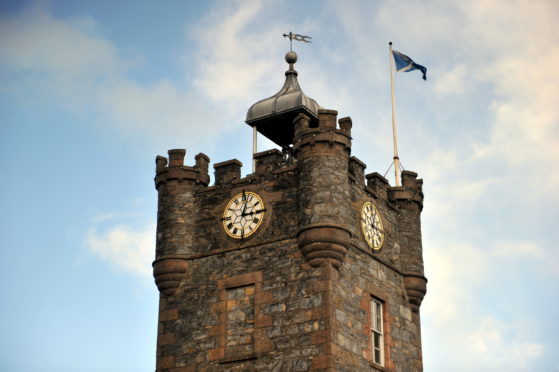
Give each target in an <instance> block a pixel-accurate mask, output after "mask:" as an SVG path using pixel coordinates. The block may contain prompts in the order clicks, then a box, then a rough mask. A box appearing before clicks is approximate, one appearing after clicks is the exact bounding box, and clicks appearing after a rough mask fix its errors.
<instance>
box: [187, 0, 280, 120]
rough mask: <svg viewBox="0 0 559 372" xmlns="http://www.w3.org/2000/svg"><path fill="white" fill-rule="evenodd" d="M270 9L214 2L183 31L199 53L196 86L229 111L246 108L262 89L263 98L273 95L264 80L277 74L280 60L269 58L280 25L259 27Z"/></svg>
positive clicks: (251, 3)
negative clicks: (196, 21) (192, 41)
mask: <svg viewBox="0 0 559 372" xmlns="http://www.w3.org/2000/svg"><path fill="white" fill-rule="evenodd" d="M272 7H273V4H271V3H270V2H262V1H242V2H241V1H227V2H225V1H223V2H219V3H218V6H215V7H214V8H213V9H212V11H211V12H210V13H209V14H208V15H207V16H206V17H205V18H203V19H201V20H200V21H199V22H198V24H197V25H196V26H195V27H193V28H192V29H190V30H189V32H188V34H189V36H190V37H191V38H192V39H193V40H195V41H196V43H197V45H198V49H199V53H198V55H197V57H196V64H195V66H196V70H197V73H196V78H195V79H194V84H195V86H197V87H198V88H200V89H201V91H203V92H204V94H205V95H206V96H208V97H209V98H210V99H212V100H213V101H215V102H217V103H220V104H221V105H225V106H226V107H227V108H228V110H229V111H237V110H238V107H239V106H240V107H245V106H246V105H247V102H250V99H251V98H253V97H254V95H255V94H258V93H257V92H259V91H261V90H262V88H263V87H264V92H265V93H264V94H268V95H272V94H273V92H267V93H266V90H267V89H269V88H270V85H269V84H270V79H267V76H268V75H269V74H270V71H278V68H279V64H280V63H281V60H274V59H271V58H270V55H273V54H275V53H274V51H275V50H276V47H277V44H278V42H281V41H282V40H281V39H280V36H281V34H282V32H285V30H281V29H280V27H281V26H280V23H279V21H278V22H273V21H272V22H267V23H265V24H264V23H263V22H262V19H265V18H266V17H265V15H266V14H268V15H269V14H270V12H271V9H270V8H272ZM279 71H281V69H280V70H279ZM280 87H281V86H277V87H275V86H274V87H273V88H272V89H276V90H279V88H280ZM261 98H264V97H259V98H258V99H261ZM253 99H254V98H253Z"/></svg>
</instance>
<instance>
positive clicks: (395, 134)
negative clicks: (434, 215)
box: [388, 42, 400, 186]
mask: <svg viewBox="0 0 559 372" xmlns="http://www.w3.org/2000/svg"><path fill="white" fill-rule="evenodd" d="M388 49H389V58H390V91H391V93H392V136H393V139H394V175H395V177H396V186H400V158H399V157H398V131H397V130H396V104H395V102H394V57H393V55H392V42H389V43H388Z"/></svg>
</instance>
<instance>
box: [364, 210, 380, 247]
mask: <svg viewBox="0 0 559 372" xmlns="http://www.w3.org/2000/svg"><path fill="white" fill-rule="evenodd" d="M361 229H362V230H363V236H364V237H365V241H366V242H367V244H368V245H369V247H371V248H372V249H374V250H379V249H380V248H381V247H382V243H384V229H383V227H382V219H381V218H380V213H379V212H378V210H377V207H375V205H374V204H373V203H371V202H366V203H365V204H363V208H362V209H361Z"/></svg>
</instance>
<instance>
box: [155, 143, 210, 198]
mask: <svg viewBox="0 0 559 372" xmlns="http://www.w3.org/2000/svg"><path fill="white" fill-rule="evenodd" d="M168 154H169V158H168V159H167V158H165V157H164V156H161V155H159V156H157V157H156V158H155V164H156V174H155V188H156V189H159V186H160V185H161V184H162V183H167V182H179V183H182V182H185V183H186V184H188V185H190V184H193V185H197V184H199V185H202V186H208V184H209V182H210V178H209V175H208V164H209V162H210V158H209V157H208V156H207V155H205V154H203V153H199V154H198V155H196V157H195V160H196V165H195V166H192V167H189V166H185V165H184V157H185V155H186V150H185V149H174V150H169V151H168Z"/></svg>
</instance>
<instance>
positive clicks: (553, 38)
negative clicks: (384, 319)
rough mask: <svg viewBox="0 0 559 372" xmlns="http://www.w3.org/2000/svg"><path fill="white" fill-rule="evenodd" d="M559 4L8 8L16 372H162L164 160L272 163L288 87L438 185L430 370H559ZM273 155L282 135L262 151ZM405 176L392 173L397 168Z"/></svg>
mask: <svg viewBox="0 0 559 372" xmlns="http://www.w3.org/2000/svg"><path fill="white" fill-rule="evenodd" d="M558 18H559V3H558V2H557V1H555V0H492V1H482V0H473V1H468V2H464V1H447V0H422V1H418V0H402V1H390V0H377V1H364V0H363V1H343V2H341V1H313V0H310V1H304V2H302V1H294V0H287V1H282V2H274V1H233V0H231V1H207V2H202V1H179V0H167V1H162V2H154V1H119V2H114V1H106V0H97V1H81V0H72V1H62V0H61V1H15V0H3V1H2V2H0V168H1V169H2V170H3V172H4V173H3V177H2V182H1V183H0V231H1V234H0V260H1V265H2V269H1V270H0V283H1V284H0V298H2V306H0V329H1V330H2V331H1V332H0V369H1V370H2V371H19V372H42V371H60V372H64V371H80V372H82V371H83V372H87V371H140V372H141V371H153V370H154V368H155V348H156V344H155V342H156V332H157V306H158V292H157V289H156V287H155V285H154V283H153V278H152V274H151V262H152V261H153V259H154V255H155V237H154V235H155V224H156V213H157V195H156V191H155V189H154V184H153V177H154V172H155V156H156V155H166V152H167V150H168V149H173V148H186V149H187V155H186V163H187V164H189V165H192V164H194V155H195V154H197V153H199V152H203V153H205V154H207V155H208V156H209V157H210V158H211V161H212V163H216V162H221V161H225V160H229V159H232V158H237V159H239V160H240V161H241V162H242V163H243V164H244V167H243V174H248V173H250V172H251V169H250V164H251V139H252V137H251V135H252V134H251V130H250V127H248V126H247V125H246V124H245V123H244V118H245V114H246V111H247V110H248V108H249V107H250V105H252V104H253V103H254V102H256V101H258V100H260V99H263V98H266V97H269V96H271V95H273V94H275V93H276V92H277V91H278V90H279V89H280V88H281V86H282V84H283V80H284V71H285V70H286V69H287V65H286V63H285V61H284V55H285V53H286V52H287V51H288V50H289V42H288V40H287V39H285V38H283V37H282V34H283V33H288V32H290V31H293V32H295V33H298V34H302V35H308V36H312V43H298V42H294V45H293V47H294V50H295V51H296V52H297V53H298V55H299V60H298V62H297V64H296V65H295V68H296V69H297V71H298V72H299V83H300V85H301V87H302V89H303V91H304V92H305V93H306V94H307V95H309V96H310V97H312V98H314V99H315V100H317V102H318V103H319V104H320V105H321V106H322V107H325V108H329V109H335V110H338V112H339V117H343V116H351V118H352V119H353V130H352V134H353V149H352V155H354V156H357V157H358V158H359V159H360V160H362V161H363V162H365V163H366V164H367V169H366V172H367V173H372V172H379V173H381V174H384V172H386V170H387V169H388V167H389V165H390V163H391V159H392V153H391V151H392V135H391V108H390V79H389V55H388V42H389V41H392V42H393V43H394V44H393V46H394V49H395V50H398V51H400V52H402V53H404V54H407V55H408V56H410V57H411V58H413V59H414V60H415V61H416V62H417V63H419V64H421V65H423V66H426V67H427V69H428V72H427V81H423V80H422V79H421V74H420V73H419V72H418V71H414V72H409V73H404V72H402V73H398V74H397V75H396V111H397V123H398V136H399V153H400V158H401V161H402V164H403V166H404V168H405V169H409V170H413V171H415V172H417V173H419V177H421V178H423V179H424V193H425V203H424V209H423V214H422V229H423V230H422V233H423V248H424V260H425V274H426V276H427V278H428V280H429V283H428V292H427V295H426V297H425V299H424V302H423V305H422V308H421V317H422V319H421V321H422V340H423V357H424V367H425V370H426V371H472V370H476V371H559V354H558V353H557V350H559V339H558V338H557V335H556V334H557V330H559V317H558V316H557V314H559V286H558V282H559V248H558V242H559V232H558V230H559V218H558V217H559V213H557V211H558V207H559V193H558V192H557V191H558V190H559V169H558V167H557V164H558V163H559V104H558V102H559V67H558V66H559V44H558V43H557V35H559V23H557V19H558ZM272 146H273V145H272V144H271V143H270V142H267V141H266V140H262V137H261V138H260V142H259V150H266V149H269V148H271V147H272ZM387 178H389V180H390V182H391V183H392V184H394V180H393V178H392V175H391V173H389V174H387Z"/></svg>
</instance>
